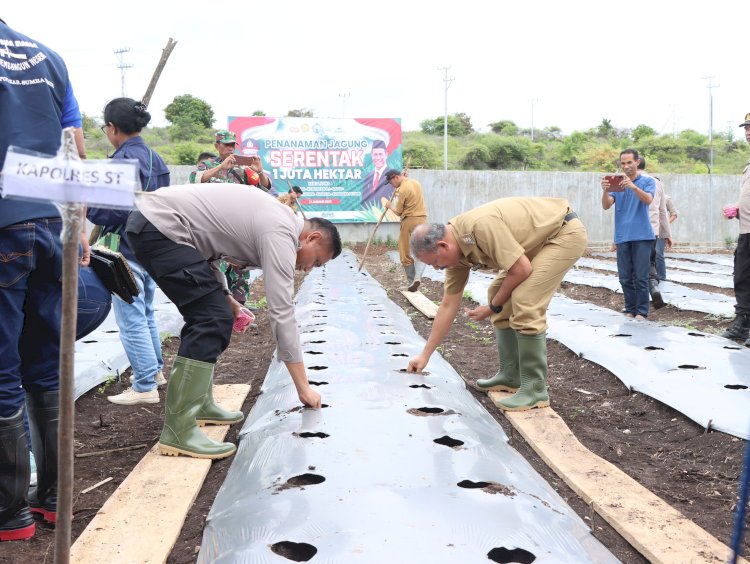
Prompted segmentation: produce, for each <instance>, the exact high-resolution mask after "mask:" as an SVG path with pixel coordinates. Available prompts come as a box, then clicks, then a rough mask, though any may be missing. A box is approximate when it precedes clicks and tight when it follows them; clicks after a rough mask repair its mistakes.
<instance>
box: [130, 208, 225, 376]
mask: <svg viewBox="0 0 750 564" xmlns="http://www.w3.org/2000/svg"><path fill="white" fill-rule="evenodd" d="M125 236H126V237H127V240H128V243H129V244H130V248H131V249H132V250H133V253H134V254H135V256H136V258H137V259H138V262H139V263H140V264H141V265H142V266H143V268H145V269H146V272H148V273H149V274H150V275H151V276H152V277H153V279H154V280H155V281H156V283H157V284H158V285H159V287H160V288H161V289H162V291H163V292H164V294H166V296H167V297H168V298H169V299H170V300H172V302H173V303H174V304H175V305H176V306H177V309H178V310H179V311H180V313H181V314H182V317H183V319H184V320H185V325H184V326H183V328H182V331H181V333H180V338H181V339H182V341H181V343H180V349H179V351H178V354H179V355H180V356H182V357H184V358H190V359H193V360H200V361H202V362H208V363H211V364H215V363H216V359H217V358H218V357H219V355H220V354H221V353H222V352H223V351H224V349H226V348H227V347H228V346H229V340H230V338H231V337H232V324H233V322H234V316H233V315H232V310H231V309H230V307H229V304H228V303H227V300H226V297H225V296H224V293H223V291H222V290H223V288H222V286H221V284H220V283H219V281H218V280H217V279H216V276H215V274H214V270H213V269H212V268H211V266H210V265H209V263H208V261H207V260H206V259H205V258H203V256H201V254H200V253H199V252H198V251H197V250H195V249H194V248H193V247H190V246H188V245H178V244H177V243H175V242H174V241H172V240H171V239H169V238H168V237H166V236H165V235H164V234H162V233H161V231H159V230H158V229H157V228H156V227H155V226H154V225H153V224H152V223H151V222H150V221H148V220H147V219H146V218H145V217H144V216H143V214H142V213H141V212H139V211H138V210H135V211H133V212H131V214H130V217H129V218H128V222H127V224H126V227H125Z"/></svg>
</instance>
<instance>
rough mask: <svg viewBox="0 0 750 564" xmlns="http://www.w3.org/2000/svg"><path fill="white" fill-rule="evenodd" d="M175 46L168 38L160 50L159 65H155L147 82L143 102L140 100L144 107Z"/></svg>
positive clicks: (174, 42)
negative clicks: (149, 80) (165, 44)
mask: <svg viewBox="0 0 750 564" xmlns="http://www.w3.org/2000/svg"><path fill="white" fill-rule="evenodd" d="M175 45H177V41H174V40H173V39H172V38H171V37H170V38H169V41H167V46H166V47H164V49H162V52H161V58H160V59H159V63H158V64H157V65H156V70H155V71H154V74H153V76H152V77H151V82H149V84H148V88H146V93H145V94H144V95H143V100H141V102H143V105H144V106H148V103H149V102H150V101H151V96H152V94H153V93H154V90H155V89H156V83H157V82H159V77H160V76H161V71H163V70H164V66H165V65H166V64H167V59H169V56H170V55H171V54H172V49H174V46H175Z"/></svg>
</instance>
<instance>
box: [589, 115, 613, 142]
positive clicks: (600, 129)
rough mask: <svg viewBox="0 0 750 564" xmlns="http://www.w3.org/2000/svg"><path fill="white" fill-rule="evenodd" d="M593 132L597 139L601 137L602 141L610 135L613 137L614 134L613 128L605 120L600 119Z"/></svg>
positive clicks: (610, 123)
mask: <svg viewBox="0 0 750 564" xmlns="http://www.w3.org/2000/svg"><path fill="white" fill-rule="evenodd" d="M594 131H595V132H596V136H597V137H601V138H603V139H606V138H607V137H609V136H610V135H614V134H615V133H616V130H615V127H614V126H613V125H612V122H611V121H610V120H608V119H607V118H602V122H601V123H600V124H599V125H597V126H596V129H595V130H594Z"/></svg>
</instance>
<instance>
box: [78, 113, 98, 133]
mask: <svg viewBox="0 0 750 564" xmlns="http://www.w3.org/2000/svg"><path fill="white" fill-rule="evenodd" d="M81 128H82V129H83V133H84V135H86V136H87V137H88V136H89V134H90V133H93V132H95V131H96V130H97V129H99V124H98V123H97V122H96V120H95V119H94V118H92V117H91V116H88V115H86V114H85V113H81Z"/></svg>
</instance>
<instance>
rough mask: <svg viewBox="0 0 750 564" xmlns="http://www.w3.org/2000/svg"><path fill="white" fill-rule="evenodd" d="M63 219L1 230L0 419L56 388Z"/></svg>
mask: <svg viewBox="0 0 750 564" xmlns="http://www.w3.org/2000/svg"><path fill="white" fill-rule="evenodd" d="M61 228H62V219H60V218H49V219H34V220H30V221H28V222H24V223H16V224H15V225H9V226H8V227H3V228H0V417H10V416H11V415H13V414H14V413H16V412H17V411H18V410H19V409H20V408H21V406H22V405H23V403H24V400H25V394H24V390H25V391H28V392H42V391H47V390H57V389H59V386H60V373H59V365H60V310H61V306H62V284H61V278H62V242H61V241H60V230H61Z"/></svg>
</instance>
